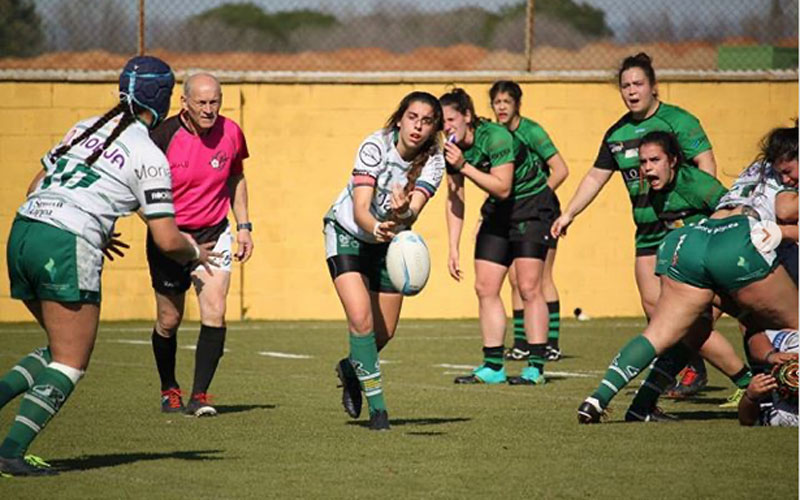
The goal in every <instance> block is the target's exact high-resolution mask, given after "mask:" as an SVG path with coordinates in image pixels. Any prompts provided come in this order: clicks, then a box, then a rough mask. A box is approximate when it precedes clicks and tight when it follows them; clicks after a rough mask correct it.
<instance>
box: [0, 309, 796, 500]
mask: <svg viewBox="0 0 800 500" xmlns="http://www.w3.org/2000/svg"><path fill="white" fill-rule="evenodd" d="M643 326H644V321H643V320H642V319H635V318H627V319H608V320H591V321H586V322H575V321H566V322H565V323H564V324H563V326H562V341H561V343H562V347H563V351H564V353H565V355H566V356H565V358H564V359H563V360H561V361H559V362H557V363H549V364H548V365H547V371H548V372H549V382H548V383H547V384H546V385H545V386H537V387H519V386H516V387H512V386H502V387H499V386H457V385H454V384H453V377H454V376H456V375H459V374H464V373H467V372H468V371H469V368H468V367H469V366H472V365H474V364H476V363H478V362H479V361H480V356H481V351H480V340H479V336H478V329H477V320H463V321H413V320H401V322H400V327H399V330H398V332H397V337H396V338H395V340H394V341H393V342H392V343H391V344H390V345H389V347H387V349H386V350H385V351H384V352H383V353H382V358H383V361H385V363H384V364H383V374H384V387H385V392H386V399H387V404H388V407H389V415H390V419H391V424H392V430H391V431H389V432H383V433H376V432H371V431H369V430H368V429H367V428H366V427H365V421H364V420H363V418H362V420H361V421H359V422H354V421H351V420H349V419H348V418H347V416H346V415H345V414H344V412H343V411H342V409H341V406H340V403H339V398H340V390H339V389H337V388H336V378H335V376H334V371H333V367H334V365H335V363H336V362H337V360H338V359H339V358H341V357H342V356H343V355H344V354H345V353H346V346H347V337H346V331H345V325H344V322H342V321H337V322H310V321H309V322H303V321H300V322H245V323H236V324H232V325H231V326H230V328H229V331H228V342H227V345H226V349H227V352H226V354H225V356H224V358H223V359H222V362H221V365H220V368H219V370H218V372H217V376H216V379H215V381H214V383H213V385H212V387H211V393H212V394H215V395H216V396H215V402H216V405H217V408H218V410H219V412H220V415H219V417H217V418H206V419H195V418H188V417H184V416H180V415H178V416H175V415H163V414H161V413H160V412H159V398H158V396H159V394H158V392H159V384H158V380H157V379H158V377H157V374H156V371H155V367H154V363H153V359H152V351H151V347H150V342H149V338H150V331H151V330H150V329H151V324H150V323H144V322H141V323H103V324H102V325H101V328H100V333H99V337H98V342H97V345H96V348H95V352H94V356H93V359H92V364H91V366H90V368H89V371H88V374H87V376H86V377H85V378H84V379H83V381H82V382H81V383H80V384H79V386H78V388H77V390H76V392H75V393H74V394H73V396H72V397H71V399H70V400H69V401H68V402H67V404H66V405H65V407H64V409H63V410H62V411H61V413H60V415H59V416H58V418H56V419H55V420H54V421H53V422H52V423H51V424H50V425H49V426H48V427H47V428H46V429H45V430H44V431H43V433H42V435H41V436H40V437H39V439H38V440H37V441H36V442H35V443H34V445H33V447H32V449H31V452H33V453H35V454H36V455H39V456H41V457H43V458H44V459H45V460H47V461H49V462H50V463H51V464H53V465H54V466H55V467H57V468H58V469H60V470H61V471H62V474H61V475H59V476H57V477H53V478H33V479H22V478H12V479H0V498H4V499H5V498H58V499H81V500H84V499H88V498H137V499H138V498H182V499H186V498H191V499H201V498H214V499H218V498H304V499H305V498H367V497H372V498H621V497H623V498H726V499H729V498H756V497H765V496H768V497H770V498H796V497H797V492H798V490H797V485H798V437H797V436H798V435H797V430H796V429H770V428H742V427H740V426H739V425H738V423H737V420H736V414H735V410H722V409H720V408H718V406H717V405H718V404H719V403H721V402H723V401H724V398H725V397H726V396H728V395H729V394H730V393H731V392H732V386H731V384H730V382H729V381H728V380H727V379H726V378H724V377H723V376H721V375H720V374H719V373H718V372H716V371H714V370H713V369H712V368H709V375H710V382H709V387H708V388H707V389H706V390H705V391H704V392H702V393H701V394H700V395H699V397H697V398H694V399H692V400H690V401H684V402H680V403H676V402H672V401H666V402H665V403H664V405H663V406H664V408H665V409H666V410H667V411H669V412H671V413H674V414H676V415H677V416H679V417H680V418H681V420H682V421H681V422H680V423H675V424H624V423H621V422H620V421H621V419H622V416H623V414H624V410H625V408H626V405H627V403H628V402H629V401H630V398H631V391H627V393H625V394H621V395H620V396H619V397H618V398H617V400H615V401H614V403H612V407H611V409H612V410H613V413H612V414H611V419H610V422H608V423H605V424H603V425H595V426H586V427H579V426H578V424H577V423H576V412H575V410H576V408H577V406H578V404H579V403H580V402H581V400H582V399H583V398H584V397H585V396H586V395H587V394H588V393H590V392H591V391H592V390H593V389H594V388H595V387H596V385H597V384H598V382H599V380H600V376H601V374H602V372H603V371H604V370H605V368H606V366H607V364H608V362H609V361H610V359H611V357H612V356H613V354H614V353H615V352H616V351H617V350H618V349H619V348H620V347H621V346H622V345H623V343H624V342H625V341H626V340H627V339H629V338H630V337H631V336H633V335H635V334H637V333H638V332H640V331H641V329H642V327H643ZM722 331H723V333H725V334H726V336H728V338H729V339H732V340H733V341H734V345H735V347H736V348H737V349H738V350H739V351H741V341H740V339H739V337H738V330H737V329H736V328H735V326H734V324H733V323H732V322H731V321H730V320H724V321H723V322H722ZM196 336H197V326H196V325H191V324H187V325H184V327H183V328H182V329H181V332H180V333H179V337H178V344H179V346H180V349H179V351H178V375H179V381H180V382H181V383H182V385H183V387H184V389H186V390H188V389H190V388H191V378H192V377H191V375H192V369H193V365H194V352H193V350H192V347H193V346H194V343H195V341H196ZM0 338H2V344H0V345H2V347H1V348H0V371H3V372H4V371H6V370H7V369H9V368H10V367H11V366H12V365H13V364H14V362H15V361H16V360H17V359H18V358H20V357H21V356H22V355H24V354H26V353H27V352H29V351H30V350H32V349H33V348H34V347H36V346H39V345H42V344H43V343H44V334H43V333H42V332H41V331H40V330H39V329H38V327H36V326H35V325H32V324H3V325H0ZM521 367H522V364H521V363H519V362H511V363H509V364H508V365H507V369H508V372H509V374H517V373H518V372H519V370H520V369H521ZM634 385H638V381H636V382H634ZM18 401H19V400H15V401H13V402H12V403H10V404H9V405H8V406H7V407H6V408H3V409H2V410H0V433H2V434H3V435H4V434H5V432H6V431H7V429H8V426H9V425H10V422H11V420H12V419H13V416H14V413H15V412H16V410H17V407H18ZM364 413H365V414H366V410H365V412H364Z"/></svg>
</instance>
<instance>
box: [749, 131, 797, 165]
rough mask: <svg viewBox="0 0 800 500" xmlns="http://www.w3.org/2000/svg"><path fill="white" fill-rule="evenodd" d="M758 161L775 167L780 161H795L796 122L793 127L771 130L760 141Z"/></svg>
mask: <svg viewBox="0 0 800 500" xmlns="http://www.w3.org/2000/svg"><path fill="white" fill-rule="evenodd" d="M759 150H760V151H759V154H758V159H759V160H761V161H762V162H768V163H770V164H771V165H773V166H774V165H775V164H776V163H778V162H781V161H792V160H796V159H797V122H795V125H794V127H785V128H784V127H778V128H774V129H772V130H771V131H770V132H769V134H767V135H766V137H764V138H763V139H762V140H761V144H760V147H759Z"/></svg>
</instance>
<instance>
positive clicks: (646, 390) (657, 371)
mask: <svg viewBox="0 0 800 500" xmlns="http://www.w3.org/2000/svg"><path fill="white" fill-rule="evenodd" d="M694 354H695V352H694V351H692V350H691V349H689V348H688V347H686V346H685V345H684V344H683V343H682V342H678V343H677V344H675V345H674V346H672V347H670V348H669V350H667V351H666V352H665V353H664V354H662V355H661V356H659V357H658V359H657V360H656V362H655V363H654V364H653V368H652V369H651V370H650V373H649V374H648V375H647V378H646V379H645V381H644V382H642V386H641V387H639V390H638V391H636V396H634V398H633V401H632V402H631V407H630V409H631V410H632V411H633V412H635V413H638V414H639V415H647V414H649V413H652V411H653V410H654V409H655V406H656V403H657V402H658V398H659V397H661V395H662V394H663V393H664V391H666V390H667V389H669V387H670V386H672V384H674V383H675V376H676V375H677V374H678V373H680V371H681V370H683V367H684V366H686V364H687V363H688V362H689V360H690V359H691V358H692V356H693V355H694Z"/></svg>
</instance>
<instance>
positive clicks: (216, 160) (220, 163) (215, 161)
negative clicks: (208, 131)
mask: <svg viewBox="0 0 800 500" xmlns="http://www.w3.org/2000/svg"><path fill="white" fill-rule="evenodd" d="M228 159H229V157H228V155H227V154H226V153H225V151H217V152H216V153H214V156H212V157H211V161H209V162H208V164H209V165H211V168H213V169H214V170H220V169H223V168H225V165H226V164H227V163H228Z"/></svg>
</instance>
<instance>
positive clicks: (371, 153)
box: [325, 129, 444, 243]
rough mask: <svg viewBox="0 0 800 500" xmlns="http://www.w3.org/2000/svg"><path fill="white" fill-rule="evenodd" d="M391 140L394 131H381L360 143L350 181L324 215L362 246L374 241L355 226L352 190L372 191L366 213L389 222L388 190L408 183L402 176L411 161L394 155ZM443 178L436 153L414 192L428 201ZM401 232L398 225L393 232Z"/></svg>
mask: <svg viewBox="0 0 800 500" xmlns="http://www.w3.org/2000/svg"><path fill="white" fill-rule="evenodd" d="M395 140H396V133H395V132H394V131H392V130H384V129H381V130H379V131H377V132H375V133H373V134H372V135H370V136H369V137H367V138H366V139H365V140H364V142H362V143H361V146H359V148H358V154H356V161H355V165H354V166H353V173H352V176H351V177H350V182H348V183H347V186H346V187H345V188H344V190H342V192H341V193H340V194H339V197H338V198H336V201H335V202H334V203H333V206H331V208H330V209H329V210H328V212H327V213H326V214H325V220H333V221H336V223H337V224H339V225H340V226H341V227H342V228H344V229H345V230H346V231H347V232H348V233H350V234H352V235H353V236H355V237H356V238H358V239H359V240H361V241H364V242H366V243H377V240H376V239H375V237H374V236H373V235H372V233H370V232H367V231H364V230H363V229H361V228H360V227H359V226H358V224H356V220H355V215H354V213H353V190H354V189H355V188H356V187H357V186H372V187H373V188H375V193H374V194H373V196H372V202H371V203H370V206H369V211H370V213H371V214H372V216H373V217H375V218H376V219H377V220H379V221H386V220H389V218H390V217H391V215H392V214H391V212H392V210H391V203H392V187H393V186H395V185H399V186H400V187H405V186H406V185H407V184H408V179H407V178H406V175H407V173H408V171H409V169H410V168H411V162H408V161H405V160H404V159H403V158H402V157H401V156H400V153H398V152H397V148H396V147H395ZM443 176H444V155H443V154H442V152H441V150H438V151H437V152H436V153H435V154H433V155H431V156H430V158H428V161H427V163H425V165H424V166H423V167H422V172H421V173H420V175H419V177H418V178H417V180H416V182H415V183H414V190H415V191H419V192H421V193H422V194H423V195H425V196H427V197H428V198H430V197H432V196H433V195H434V194H435V193H436V189H438V187H439V184H440V183H441V182H442V177H443ZM403 229H405V227H404V226H399V227H398V228H397V232H399V231H402V230H403Z"/></svg>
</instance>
